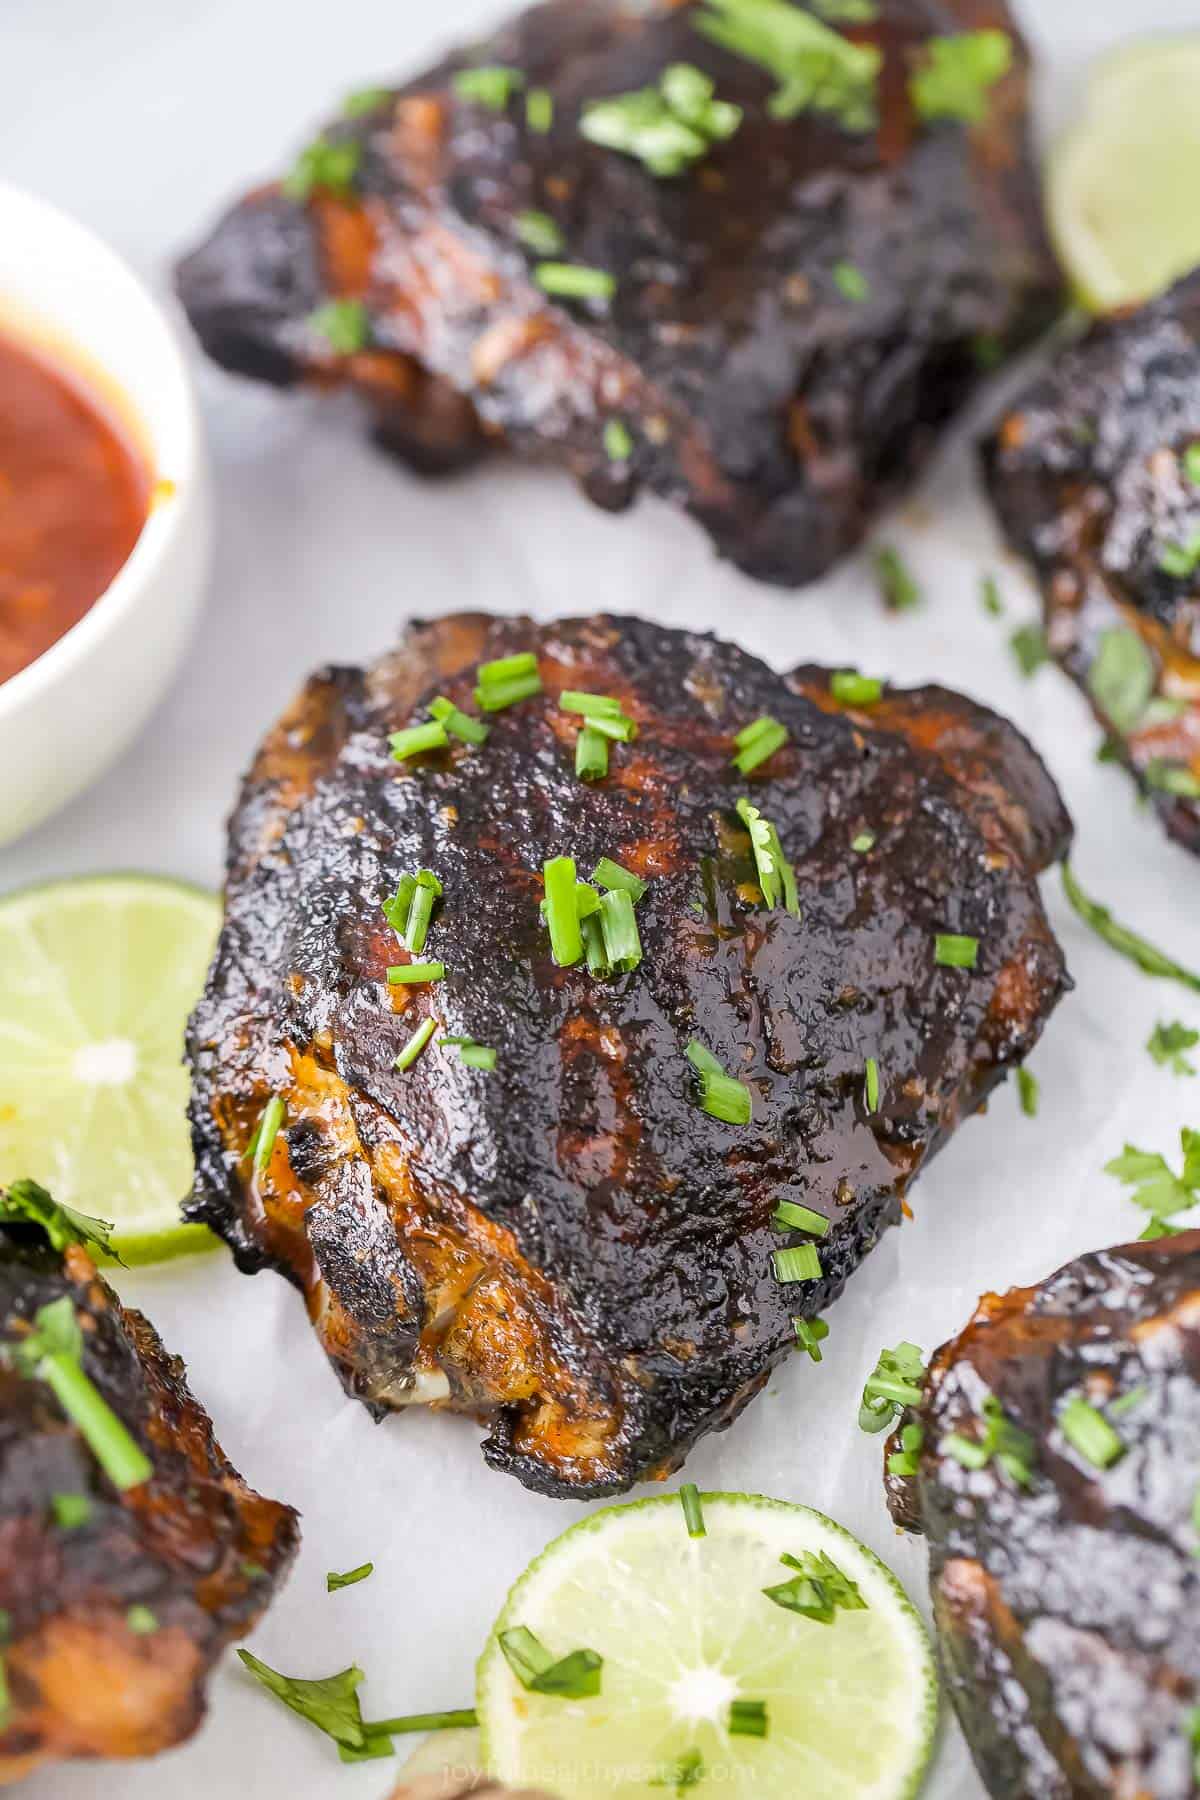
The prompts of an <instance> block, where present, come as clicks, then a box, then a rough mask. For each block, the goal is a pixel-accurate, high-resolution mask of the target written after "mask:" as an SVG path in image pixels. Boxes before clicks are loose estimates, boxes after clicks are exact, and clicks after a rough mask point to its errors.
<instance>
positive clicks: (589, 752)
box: [575, 725, 608, 781]
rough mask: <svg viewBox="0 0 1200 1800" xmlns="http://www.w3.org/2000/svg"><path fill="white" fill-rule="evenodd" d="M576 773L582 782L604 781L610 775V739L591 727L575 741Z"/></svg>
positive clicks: (584, 729)
mask: <svg viewBox="0 0 1200 1800" xmlns="http://www.w3.org/2000/svg"><path fill="white" fill-rule="evenodd" d="M575 773H576V775H578V777H579V779H580V781H603V780H604V777H605V776H606V775H607V774H608V739H607V738H606V737H605V735H604V733H603V732H602V731H596V730H595V729H594V728H593V727H592V726H591V725H585V726H584V727H583V730H582V731H581V732H580V733H579V736H578V737H577V738H576V739H575Z"/></svg>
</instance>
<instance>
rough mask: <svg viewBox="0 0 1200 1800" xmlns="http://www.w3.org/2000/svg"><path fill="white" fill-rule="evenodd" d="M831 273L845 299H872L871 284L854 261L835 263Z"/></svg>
mask: <svg viewBox="0 0 1200 1800" xmlns="http://www.w3.org/2000/svg"><path fill="white" fill-rule="evenodd" d="M831 273H832V275H833V284H834V286H835V287H836V288H837V290H838V292H839V294H841V295H842V297H843V298H844V299H846V300H854V301H860V300H869V299H870V297H871V284H870V282H869V281H868V280H867V278H866V276H865V275H864V274H863V272H862V270H861V269H859V268H856V267H855V265H854V264H853V263H849V262H839V263H834V265H833V269H832V271H831Z"/></svg>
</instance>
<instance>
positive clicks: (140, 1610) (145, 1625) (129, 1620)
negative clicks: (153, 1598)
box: [125, 1606, 158, 1637]
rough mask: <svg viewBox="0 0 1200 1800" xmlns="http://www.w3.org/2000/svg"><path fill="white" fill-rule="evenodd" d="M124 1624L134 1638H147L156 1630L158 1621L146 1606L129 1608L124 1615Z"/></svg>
mask: <svg viewBox="0 0 1200 1800" xmlns="http://www.w3.org/2000/svg"><path fill="white" fill-rule="evenodd" d="M125 1623H126V1625H128V1627H129V1629H130V1631H132V1632H133V1634H134V1636H135V1637H149V1636H150V1635H151V1634H152V1633H153V1632H155V1631H157V1630H158V1620H157V1618H156V1617H155V1616H154V1614H153V1613H152V1612H151V1611H150V1608H149V1607H148V1606H131V1607H130V1608H129V1610H128V1611H127V1612H126V1614H125Z"/></svg>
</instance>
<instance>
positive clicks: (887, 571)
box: [875, 544, 921, 613]
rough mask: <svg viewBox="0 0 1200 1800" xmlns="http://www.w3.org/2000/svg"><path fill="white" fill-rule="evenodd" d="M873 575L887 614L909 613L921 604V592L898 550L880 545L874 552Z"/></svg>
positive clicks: (886, 545)
mask: <svg viewBox="0 0 1200 1800" xmlns="http://www.w3.org/2000/svg"><path fill="white" fill-rule="evenodd" d="M875 575H876V578H877V580H878V582H879V588H880V592H881V593H882V595H883V604H884V605H885V606H886V607H887V609H888V611H889V612H894V613H896V612H911V611H912V609H913V607H914V606H920V604H921V590H920V588H919V587H918V586H917V583H916V581H915V580H914V578H913V576H912V573H911V571H910V570H909V568H908V566H907V564H906V563H905V561H904V558H903V557H902V556H901V555H900V552H899V551H898V550H894V549H893V548H892V547H891V545H890V544H881V545H880V546H879V548H878V549H877V550H876V552H875Z"/></svg>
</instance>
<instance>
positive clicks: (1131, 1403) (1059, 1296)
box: [886, 1231, 1200, 1800]
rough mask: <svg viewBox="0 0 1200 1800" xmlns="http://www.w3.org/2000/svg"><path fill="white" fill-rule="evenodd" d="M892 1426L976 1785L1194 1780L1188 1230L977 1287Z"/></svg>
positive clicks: (907, 1511)
mask: <svg viewBox="0 0 1200 1800" xmlns="http://www.w3.org/2000/svg"><path fill="white" fill-rule="evenodd" d="M997 1403H998V1406H999V1408H1000V1410H1001V1412H1002V1414H1003V1419H1004V1426H1003V1432H1004V1434H1005V1435H1004V1436H1003V1438H1002V1439H1001V1440H1000V1441H999V1442H998V1445H997V1449H996V1453H995V1454H993V1455H992V1456H991V1457H990V1460H989V1461H988V1462H987V1463H986V1465H985V1466H984V1467H981V1468H973V1467H972V1468H968V1467H964V1465H963V1462H962V1461H961V1460H960V1457H959V1455H956V1454H955V1453H954V1450H955V1447H957V1448H958V1450H959V1453H960V1455H961V1442H960V1440H964V1439H965V1440H967V1441H968V1443H979V1442H984V1441H986V1438H987V1435H988V1415H987V1413H986V1412H985V1410H984V1409H985V1407H986V1408H989V1409H994V1408H995V1407H996V1405H997ZM1081 1403H1082V1404H1083V1406H1084V1407H1085V1408H1089V1407H1090V1408H1092V1409H1094V1411H1095V1413H1096V1414H1098V1415H1099V1417H1100V1427H1099V1429H1097V1426H1096V1423H1095V1419H1094V1418H1088V1417H1087V1416H1086V1413H1085V1416H1084V1418H1083V1420H1082V1421H1080V1420H1079V1419H1078V1418H1076V1417H1074V1416H1073V1415H1075V1414H1078V1412H1079V1410H1080V1405H1081ZM905 1419H906V1423H908V1424H911V1423H913V1422H914V1421H915V1422H917V1423H919V1425H920V1426H921V1427H922V1428H923V1431H924V1445H923V1448H922V1449H921V1451H920V1453H919V1457H918V1473H917V1474H916V1475H915V1476H912V1477H903V1476H901V1477H897V1476H895V1475H889V1476H888V1477H887V1478H886V1479H887V1485H888V1490H889V1504H890V1505H891V1508H892V1512H893V1515H894V1516H895V1518H896V1521H897V1523H898V1524H901V1525H904V1526H906V1527H908V1528H909V1529H915V1530H920V1531H923V1532H924V1533H925V1535H926V1537H927V1538H928V1540H929V1550H930V1568H929V1581H930V1593H931V1596H932V1600H933V1612H934V1622H935V1624H936V1627H937V1633H938V1640H939V1645H940V1650H941V1658H942V1664H943V1669H944V1672H945V1677H946V1683H947V1686H948V1689H949V1692H950V1696H951V1699H952V1700H953V1702H954V1708H955V1711H956V1712H957V1714H958V1718H959V1722H960V1723H961V1725H962V1727H963V1730H964V1731H965V1733H966V1735H967V1740H968V1742H969V1744H970V1746H971V1751H972V1754H973V1756H974V1758H975V1762H976V1765H977V1767H978V1769H979V1773H980V1775H981V1776H982V1778H983V1781H984V1784H985V1786H986V1787H987V1789H988V1792H989V1793H991V1794H994V1795H996V1796H997V1800H1001V1797H1002V1800H1093V1797H1095V1800H1098V1797H1099V1796H1109V1795H1111V1796H1119V1797H1120V1800H1142V1797H1143V1796H1144V1797H1146V1800H1150V1797H1153V1800H1186V1796H1189V1795H1193V1794H1195V1792H1196V1773H1195V1759H1196V1756H1197V1753H1198V1752H1200V1711H1197V1710H1196V1709H1197V1708H1198V1707H1200V1625H1198V1619H1200V1607H1198V1605H1197V1602H1198V1600H1200V1562H1197V1551H1198V1550H1200V1533H1198V1525H1200V1514H1198V1511H1197V1505H1196V1497H1197V1493H1198V1492H1200V1232H1196V1231H1189V1232H1183V1233H1181V1234H1180V1235H1178V1236H1176V1237H1167V1238H1160V1239H1158V1240H1156V1241H1153V1242H1138V1243H1134V1244H1125V1245H1122V1246H1121V1247H1119V1248H1118V1249H1114V1250H1104V1251H1099V1252H1097V1253H1094V1254H1092V1255H1088V1256H1081V1257H1080V1258H1079V1259H1078V1260H1077V1261H1075V1262H1072V1263H1068V1264H1067V1265H1066V1266H1065V1267H1064V1268H1062V1269H1059V1270H1058V1272H1057V1273H1056V1274H1054V1275H1052V1276H1050V1277H1049V1279H1048V1280H1046V1281H1044V1282H1042V1283H1041V1284H1040V1285H1039V1286H1037V1287H1028V1288H1013V1289H1012V1290H1010V1292H1009V1293H1007V1294H1003V1295H999V1294H989V1295H987V1296H986V1297H985V1298H984V1299H983V1300H982V1301H981V1302H980V1306H979V1310H978V1311H977V1313H976V1314H975V1317H974V1318H973V1319H972V1320H971V1322H970V1324H969V1325H968V1326H967V1327H966V1329H965V1330H964V1331H963V1332H962V1334H961V1335H960V1336H959V1337H957V1338H955V1339H954V1340H953V1341H952V1342H950V1343H948V1344H945V1345H943V1347H942V1348H941V1349H940V1350H939V1351H938V1352H937V1354H936V1356H935V1357H934V1358H933V1360H932V1363H931V1365H930V1371H929V1376H928V1379H927V1382H926V1390H925V1398H924V1402H923V1404H922V1405H921V1407H920V1408H919V1409H917V1410H916V1411H915V1412H912V1413H909V1414H907V1415H905ZM994 1420H995V1414H994V1413H993V1425H992V1429H993V1431H994V1429H995V1424H994ZM1014 1432H1015V1433H1017V1434H1018V1435H1017V1436H1016V1437H1015V1438H1014V1437H1013V1436H1012V1435H1011V1434H1012V1433H1014ZM1022 1434H1023V1435H1022ZM947 1439H950V1440H951V1441H950V1443H949V1444H947ZM897 1449H898V1443H897V1439H896V1438H895V1437H893V1438H892V1439H891V1441H890V1454H891V1455H893V1456H894V1455H895V1454H896V1452H897ZM968 1454H969V1453H968ZM1014 1454H1015V1457H1016V1461H1015V1463H1011V1465H1010V1468H1005V1467H1003V1466H1002V1463H1003V1461H1004V1460H1005V1456H1006V1455H1007V1456H1008V1457H1009V1458H1010V1459H1011V1458H1012V1457H1013V1455H1014ZM1013 1468H1015V1469H1016V1475H1015V1476H1014V1473H1013V1472H1012V1470H1013Z"/></svg>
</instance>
